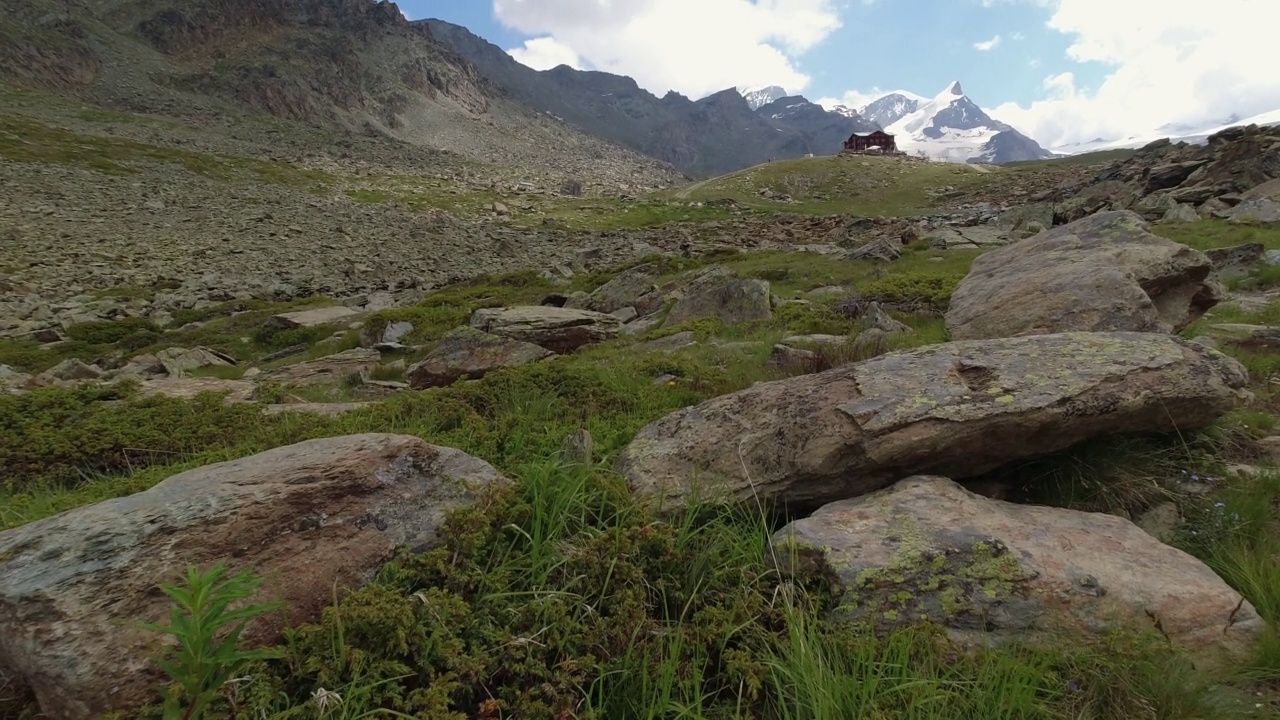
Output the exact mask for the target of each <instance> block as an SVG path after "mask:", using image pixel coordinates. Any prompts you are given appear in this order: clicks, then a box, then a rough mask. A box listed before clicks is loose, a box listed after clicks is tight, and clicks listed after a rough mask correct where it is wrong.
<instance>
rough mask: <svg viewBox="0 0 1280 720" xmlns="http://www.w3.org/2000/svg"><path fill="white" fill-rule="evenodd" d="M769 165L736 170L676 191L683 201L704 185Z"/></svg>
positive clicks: (762, 164) (763, 164) (761, 164)
mask: <svg viewBox="0 0 1280 720" xmlns="http://www.w3.org/2000/svg"><path fill="white" fill-rule="evenodd" d="M768 164H769V163H760V164H759V165H752V166H751V167H746V168H742V169H741V170H734V171H733V172H731V173H727V174H724V175H718V176H716V177H713V178H707V179H706V180H699V181H698V182H696V183H692V184H689V185H685V186H684V187H682V188H680V189H679V190H677V191H676V197H677V198H679V199H681V200H684V199H686V198H688V197H689V193H691V192H693V191H694V190H697V189H698V188H700V187H702V186H703V185H706V184H707V183H710V182H715V181H716V180H724V179H725V178H731V177H733V176H735V175H741V174H742V173H744V172H750V171H751V170H755V169H756V168H762V167H764V166H765V165H768Z"/></svg>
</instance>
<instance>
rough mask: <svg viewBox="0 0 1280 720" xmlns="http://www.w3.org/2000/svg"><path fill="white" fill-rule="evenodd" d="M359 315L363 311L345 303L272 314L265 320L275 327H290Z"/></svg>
mask: <svg viewBox="0 0 1280 720" xmlns="http://www.w3.org/2000/svg"><path fill="white" fill-rule="evenodd" d="M361 315H363V313H361V312H360V311H359V310H354V309H352V308H349V307H346V306H345V305H334V306H333V307H322V308H313V309H311V310H299V311H297V312H288V313H281V314H279V315H272V316H271V318H270V319H269V320H267V322H268V323H269V324H271V325H274V326H276V327H280V328H286V329H292V328H304V327H318V326H320V325H333V324H335V323H344V322H351V321H353V320H355V319H356V318H358V317H360V316H361Z"/></svg>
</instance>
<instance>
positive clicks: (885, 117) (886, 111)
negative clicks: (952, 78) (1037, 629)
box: [855, 90, 929, 128]
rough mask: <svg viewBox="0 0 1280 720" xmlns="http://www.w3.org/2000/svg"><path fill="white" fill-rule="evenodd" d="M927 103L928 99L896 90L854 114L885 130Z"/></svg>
mask: <svg viewBox="0 0 1280 720" xmlns="http://www.w3.org/2000/svg"><path fill="white" fill-rule="evenodd" d="M928 101H929V99H928V98H926V97H921V96H919V95H916V94H915V93H911V92H907V91H906V90H898V91H895V92H891V93H889V94H888V95H885V96H883V97H880V98H877V99H876V100H873V101H871V102H869V103H867V104H866V105H863V106H862V107H860V108H858V109H857V110H856V111H855V112H857V113H858V114H859V115H861V116H862V117H865V118H866V119H868V120H870V121H871V122H874V123H876V124H877V125H879V126H880V127H882V128H886V127H889V126H890V125H892V124H894V123H896V122H898V121H899V120H901V119H902V118H904V117H906V116H908V115H910V114H911V113H913V112H915V111H916V110H917V109H919V108H920V104H921V103H926V102H928Z"/></svg>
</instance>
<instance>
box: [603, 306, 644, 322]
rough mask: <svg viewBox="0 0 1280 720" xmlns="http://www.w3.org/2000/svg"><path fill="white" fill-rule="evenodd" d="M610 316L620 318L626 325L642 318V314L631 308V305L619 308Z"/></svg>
mask: <svg viewBox="0 0 1280 720" xmlns="http://www.w3.org/2000/svg"><path fill="white" fill-rule="evenodd" d="M609 314H610V315H612V316H614V317H616V318H618V319H619V320H621V321H622V322H624V323H629V322H631V321H632V320H635V319H636V318H637V317H639V316H640V313H638V312H636V309H635V308H633V307H631V306H630V305H628V306H627V307H624V308H618V309H617V310H614V311H613V312H611V313H609Z"/></svg>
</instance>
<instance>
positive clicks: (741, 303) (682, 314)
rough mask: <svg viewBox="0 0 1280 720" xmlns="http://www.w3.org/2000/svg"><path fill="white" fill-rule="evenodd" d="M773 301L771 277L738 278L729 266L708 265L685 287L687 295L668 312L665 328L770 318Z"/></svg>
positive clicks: (734, 322)
mask: <svg viewBox="0 0 1280 720" xmlns="http://www.w3.org/2000/svg"><path fill="white" fill-rule="evenodd" d="M771 317H773V300H772V295H771V294H770V291H769V282H768V281H767V280H757V279H754V278H740V277H737V276H736V275H735V274H734V273H733V271H732V270H729V269H728V268H724V267H720V266H715V267H711V268H708V269H707V270H705V271H703V272H702V273H701V274H699V275H698V276H696V277H695V278H693V279H692V280H691V281H690V282H689V284H688V286H687V287H685V288H684V294H683V296H682V297H681V298H680V299H679V300H677V301H676V304H675V305H673V306H672V307H671V311H670V312H669V313H667V319H666V320H665V321H664V322H663V326H664V327H671V326H673V325H679V324H681V323H686V322H689V321H691V320H699V319H703V318H714V319H717V320H719V321H720V322H723V323H724V324H726V325H736V324H739V323H745V322H751V321H753V320H768V319H769V318H771Z"/></svg>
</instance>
